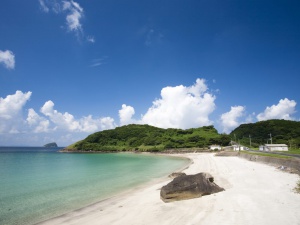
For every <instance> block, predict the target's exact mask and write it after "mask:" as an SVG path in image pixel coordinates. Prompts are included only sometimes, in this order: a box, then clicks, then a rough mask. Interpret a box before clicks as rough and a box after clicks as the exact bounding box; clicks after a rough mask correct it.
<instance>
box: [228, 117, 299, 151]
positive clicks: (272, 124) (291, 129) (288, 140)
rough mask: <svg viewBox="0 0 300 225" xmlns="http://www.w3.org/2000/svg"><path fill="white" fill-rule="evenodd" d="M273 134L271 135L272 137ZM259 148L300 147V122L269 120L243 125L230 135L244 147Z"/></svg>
mask: <svg viewBox="0 0 300 225" xmlns="http://www.w3.org/2000/svg"><path fill="white" fill-rule="evenodd" d="M270 134H271V135H270ZM249 135H250V136H251V145H252V147H258V146H259V145H261V144H266V143H269V144H270V143H271V137H272V143H273V144H287V145H289V147H290V148H299V147H300V122H299V121H291V120H267V121H260V122H257V123H250V124H242V125H240V126H239V127H238V128H236V129H235V130H233V131H232V132H231V133H230V136H231V138H232V140H236V141H238V140H239V141H240V143H241V144H243V145H247V146H249V145H250V137H249Z"/></svg>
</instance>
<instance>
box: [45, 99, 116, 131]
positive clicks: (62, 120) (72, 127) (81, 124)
mask: <svg viewBox="0 0 300 225" xmlns="http://www.w3.org/2000/svg"><path fill="white" fill-rule="evenodd" d="M40 111H41V113H43V114H44V115H45V116H47V117H49V119H50V120H51V122H52V123H53V124H54V126H55V128H54V129H55V130H66V131H70V132H95V131H99V130H104V129H111V128H114V127H115V124H114V120H113V119H112V118H110V117H104V118H98V119H94V118H93V117H92V116H91V115H89V116H86V117H82V118H81V119H78V120H77V119H75V118H74V116H73V115H72V114H70V113H68V112H65V113H61V112H58V111H57V110H55V109H54V103H53V102H52V101H51V100H49V101H47V102H46V103H45V104H44V105H43V107H42V108H41V110H40Z"/></svg>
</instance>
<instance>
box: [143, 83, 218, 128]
mask: <svg viewBox="0 0 300 225" xmlns="http://www.w3.org/2000/svg"><path fill="white" fill-rule="evenodd" d="M215 99H216V97H215V96H214V95H212V94H210V93H209V92H208V88H207V86H206V84H205V80H204V79H197V80H196V83H195V84H194V85H192V86H189V87H186V86H183V85H179V86H176V87H165V88H163V89H162V90H161V98H160V99H157V100H155V101H154V102H153V105H152V106H151V107H150V108H149V109H148V111H147V112H146V114H145V115H143V116H142V118H141V121H140V122H141V123H144V124H150V125H153V126H157V127H162V128H182V129H186V128H191V127H199V126H205V125H210V124H212V121H210V120H209V115H210V114H211V113H212V112H213V111H214V110H215V102H214V101H215Z"/></svg>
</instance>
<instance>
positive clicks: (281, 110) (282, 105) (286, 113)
mask: <svg viewBox="0 0 300 225" xmlns="http://www.w3.org/2000/svg"><path fill="white" fill-rule="evenodd" d="M296 105H297V103H296V102H295V101H294V100H289V99H288V98H285V99H280V100H279V102H278V104H277V105H272V106H271V107H269V106H268V107H267V108H266V109H265V111H264V112H262V113H259V114H258V115H257V117H256V118H257V120H258V121H262V120H269V119H285V120H294V118H293V117H292V115H293V114H295V113H296V109H295V108H296Z"/></svg>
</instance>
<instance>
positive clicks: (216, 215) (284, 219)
mask: <svg viewBox="0 0 300 225" xmlns="http://www.w3.org/2000/svg"><path fill="white" fill-rule="evenodd" d="M183 156H184V157H189V158H191V159H192V160H193V162H194V163H193V164H191V165H190V166H189V168H187V169H185V170H184V171H183V172H185V173H186V174H195V173H199V172H208V173H210V174H212V175H213V176H214V178H215V183H216V184H218V185H219V186H221V187H223V188H225V191H224V192H220V193H217V194H213V195H209V196H204V197H202V198H197V199H191V200H185V201H178V202H171V203H164V202H163V201H162V200H161V199H160V188H161V187H162V186H164V185H166V184H167V183H168V182H170V181H171V179H166V180H164V181H159V182H158V183H156V184H151V185H149V186H146V187H143V188H138V189H137V190H134V191H131V192H128V193H126V194H122V195H120V196H116V197H113V198H111V199H108V200H105V201H102V202H99V203H97V204H94V205H91V206H88V207H85V208H83V209H80V210H76V211H74V212H71V213H68V214H65V215H63V216H60V217H57V218H54V219H51V220H48V221H46V222H44V223H42V224H43V225H48V224H49V225H53V224H65V225H71V224H72V225H75V224H76V225H77V224H78V225H82V224H87V225H96V224H97V225H100V224H101V225H106V224H107V225H108V224H109V225H111V224H126V225H129V224H131V225H133V224H137V225H141V224H160V225H163V224H165V225H174V224H178V225H179V224H180V225H187V224H201V225H217V224H218V225H220V224H222V225H226V224H228V225H235V224H236V225H251V224H253V225H268V224H272V225H277V224H278V225H283V224H289V225H294V224H295V225H296V224H300V213H299V212H300V194H296V193H294V191H293V188H294V187H295V186H296V183H297V182H298V180H299V176H298V175H295V174H289V173H286V172H282V171H279V170H278V169H276V168H275V167H272V166H268V165H264V164H260V163H256V162H251V161H247V160H245V159H241V158H238V157H215V156H214V155H213V154H210V153H191V154H184V155H183Z"/></svg>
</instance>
